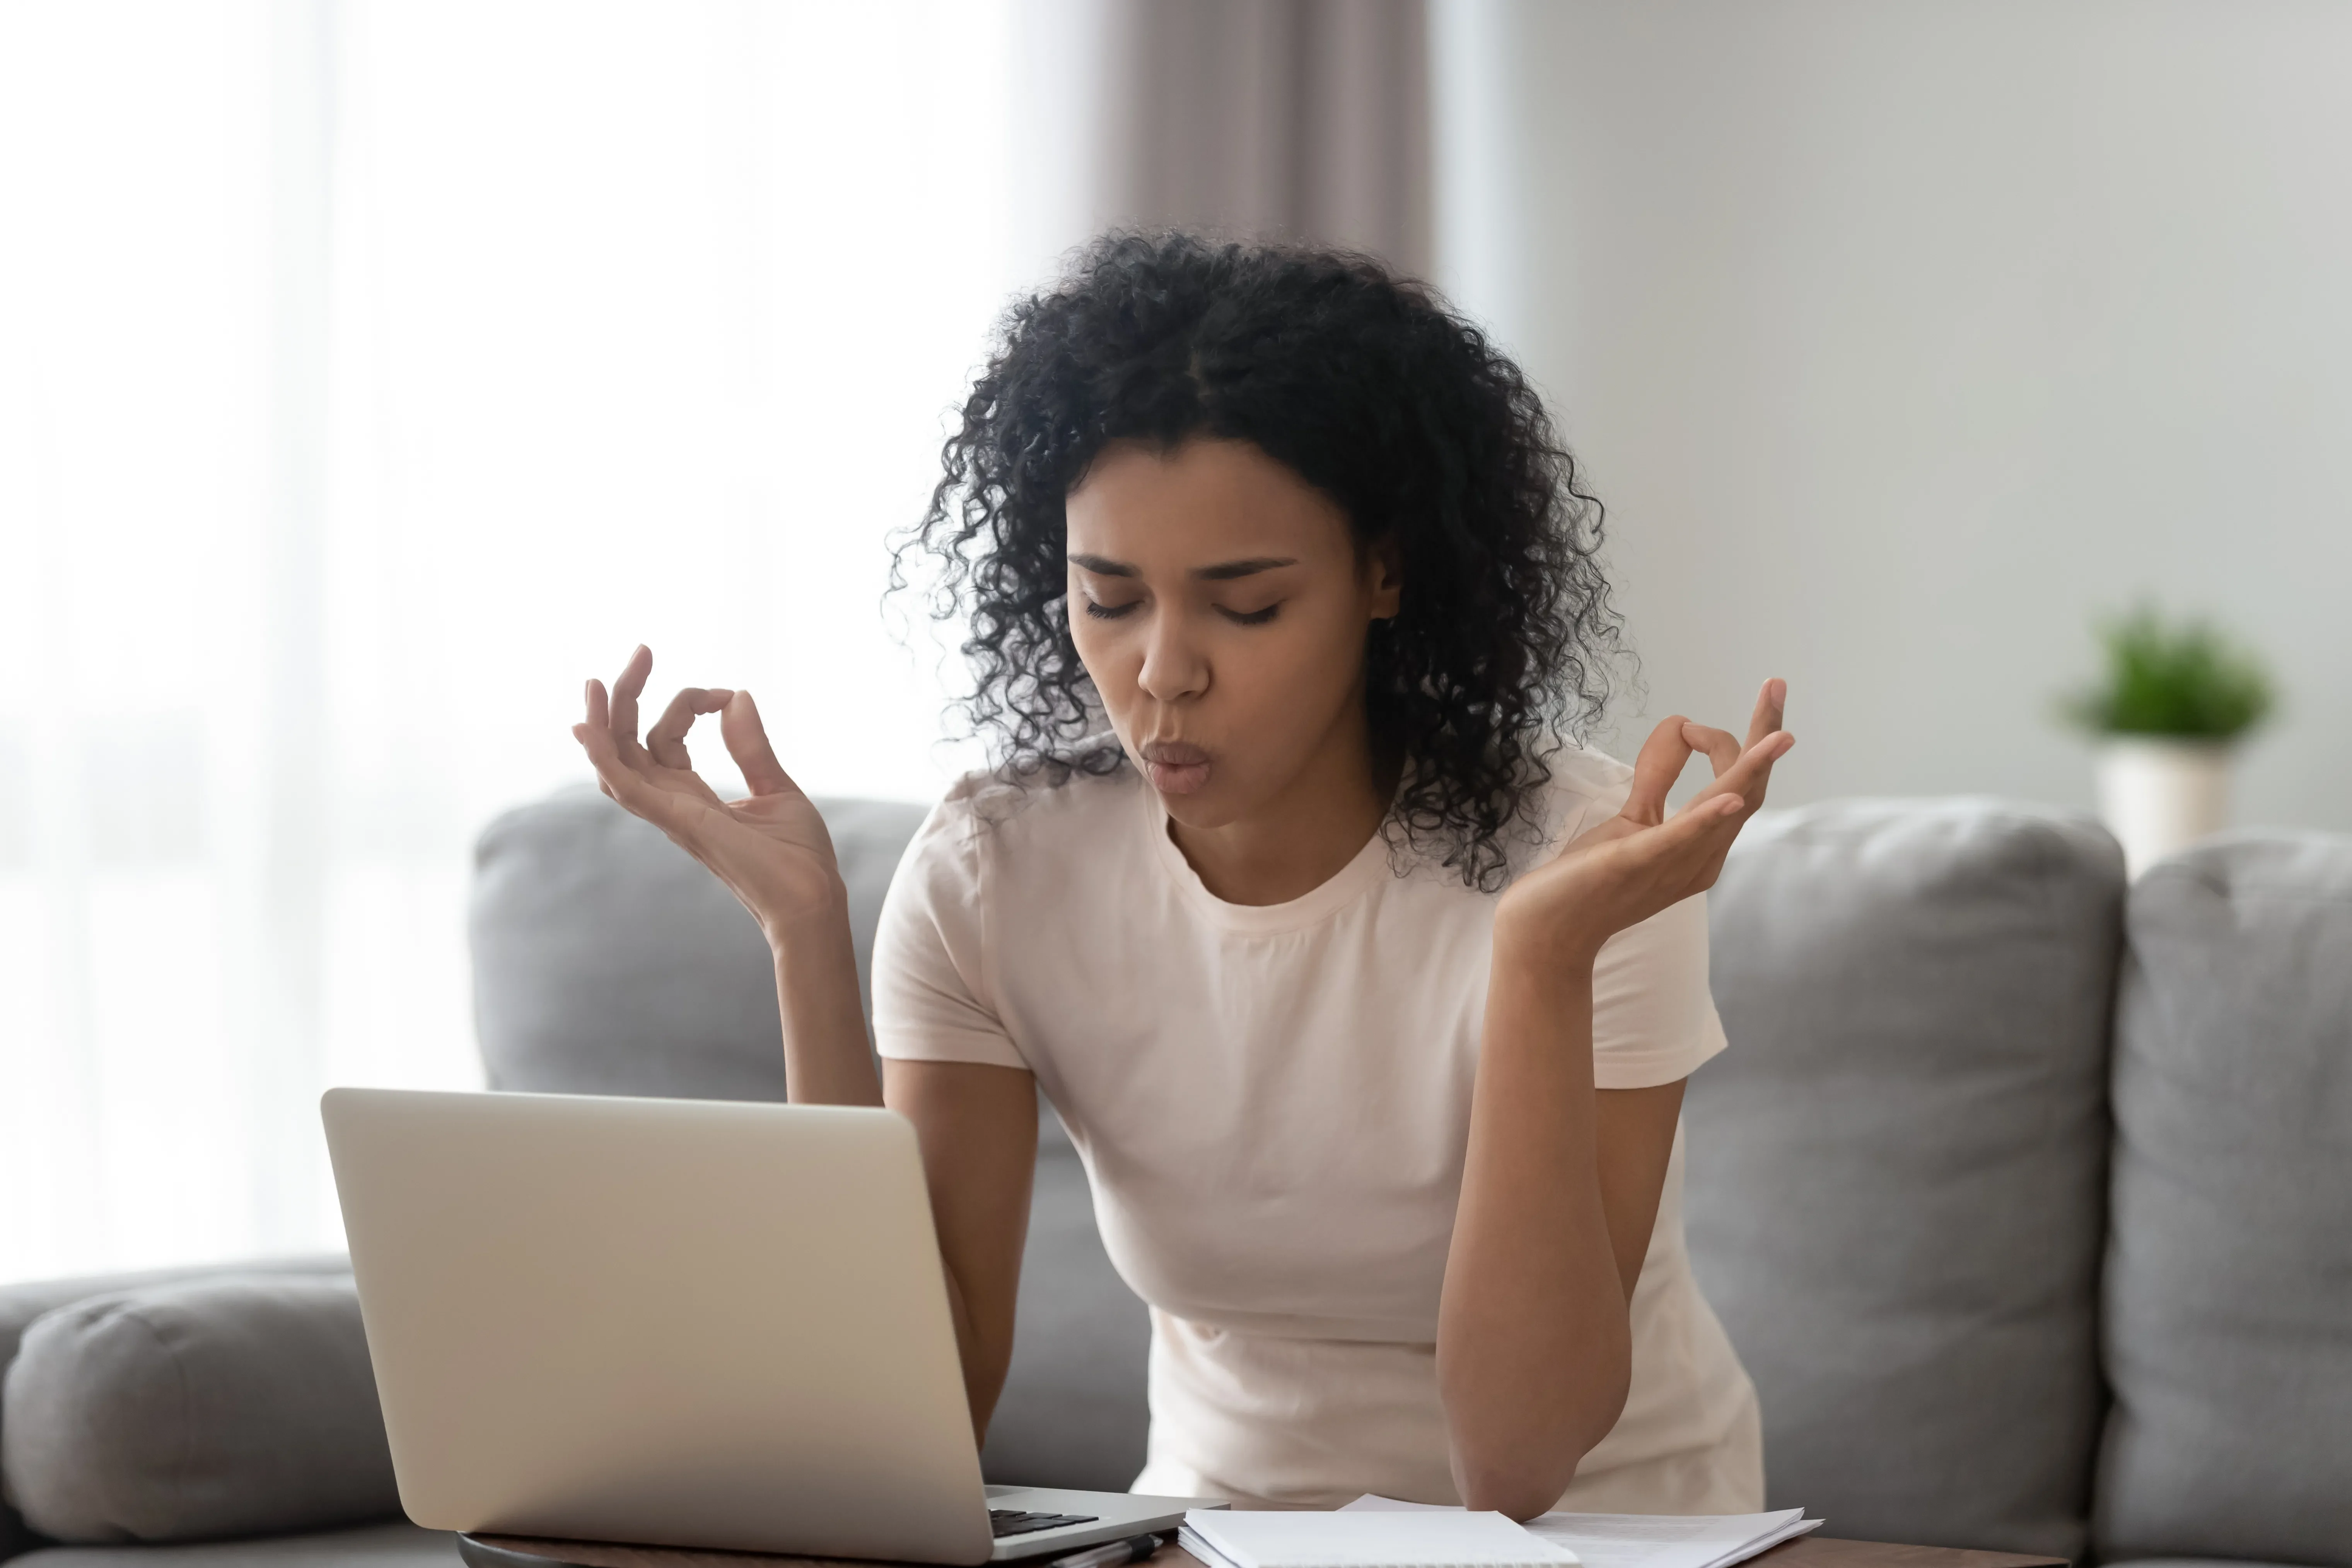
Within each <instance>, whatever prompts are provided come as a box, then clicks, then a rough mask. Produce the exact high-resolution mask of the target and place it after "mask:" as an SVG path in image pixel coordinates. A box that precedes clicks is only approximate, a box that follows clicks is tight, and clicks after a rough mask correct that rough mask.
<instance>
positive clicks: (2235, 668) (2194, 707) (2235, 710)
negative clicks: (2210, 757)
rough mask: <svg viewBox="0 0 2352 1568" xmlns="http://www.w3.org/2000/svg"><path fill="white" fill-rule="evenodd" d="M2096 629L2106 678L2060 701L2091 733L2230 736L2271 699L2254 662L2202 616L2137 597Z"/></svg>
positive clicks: (2265, 712)
mask: <svg viewBox="0 0 2352 1568" xmlns="http://www.w3.org/2000/svg"><path fill="white" fill-rule="evenodd" d="M2097 635H2098V638H2099V642H2100V645H2101V647H2103V648H2104V649H2105V654H2106V672H2105V679H2103V680H2101V681H2100V682H2099V683H2098V684H2096V685H2094V686H2090V687H2085V688H2083V689H2079V690H2077V691H2075V692H2074V693H2072V694H2070V695H2068V696H2066V697H2064V698H2062V699H2061V700H2060V702H2059V711H2060V713H2061V714H2062V715H2063V717H2064V718H2066V719H2067V720H2068V721H2071V722H2073V723H2074V724H2076V725H2078V726H2080V727H2081V728H2083V729H2084V730H2088V731H2091V732H2092V733H2094V734H2101V735H2168V736H2175V737H2178V738H2180V739H2183V740H2204V741H2229V740H2234V739H2236V738H2237V737H2238V736H2240V735H2242V734H2244V733H2245V732H2246V731H2249V730H2251V729H2252V728H2253V727H2254V726H2255V725H2257V724H2259V723H2261V722H2262V721H2263V719H2265V718H2266V717H2268V716H2269V714H2270V712H2271V710H2272V708H2273V705H2274V701H2275V697H2274V693H2273V689H2272V685H2271V679H2270V676H2269V674H2268V673H2267V672H2266V671H2265V670H2264V669H2263V667H2262V665H2261V664H2260V662H2258V661H2257V660H2256V659H2255V658H2254V657H2253V656H2252V654H2250V653H2247V652H2246V651H2245V650H2243V649H2242V648H2240V647H2237V646H2236V645H2235V644H2233V643H2231V641H2230V640H2229V639H2228V638H2226V637H2223V636H2222V635H2221V633H2220V632H2219V631H2217V630H2215V629H2214V628H2213V626H2210V624H2209V623H2207V622H2204V621H2193V620H2192V621H2179V622H2167V621H2166V620H2165V618H2164V617H2163V616H2161V615H2160V614H2158V611H2157V609H2156V606H2155V605H2147V604H2143V605H2139V606H2138V607H2137V608H2135V609H2133V610H2131V611H2129V612H2128V613H2126V614H2125V615H2121V616H2111V617H2109V618H2107V619H2106V620H2105V621H2103V622H2101V623H2100V624H2099V626H2098V628H2097Z"/></svg>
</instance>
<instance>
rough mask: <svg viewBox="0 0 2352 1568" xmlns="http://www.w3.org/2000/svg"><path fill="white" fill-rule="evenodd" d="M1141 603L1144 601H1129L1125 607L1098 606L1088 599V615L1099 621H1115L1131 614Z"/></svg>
mask: <svg viewBox="0 0 2352 1568" xmlns="http://www.w3.org/2000/svg"><path fill="white" fill-rule="evenodd" d="M1141 603H1143V601H1142V600H1140V599H1129V601H1128V602H1127V603H1126V604H1124V605H1098V604H1097V603H1095V601H1094V600H1092V599H1088V600H1087V615H1089V616H1093V617H1094V618H1095V619H1096V620H1098V621H1115V620H1118V618H1119V617H1120V616H1126V615H1129V614H1131V613H1132V612H1133V611H1134V609H1135V606H1136V605H1139V604H1141Z"/></svg>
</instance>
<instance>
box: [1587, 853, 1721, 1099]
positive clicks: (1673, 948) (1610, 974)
mask: <svg viewBox="0 0 2352 1568" xmlns="http://www.w3.org/2000/svg"><path fill="white" fill-rule="evenodd" d="M1723 1045H1724V1040H1723V1022H1722V1020H1721V1019H1719V1018H1717V1016H1716V1013H1715V997H1714V995H1713V994H1712V993H1710V992H1709V991H1708V989H1707V979H1706V894H1704V893H1696V894H1694V895H1692V896H1691V897H1689V898H1687V899H1685V900H1683V901H1682V902H1680V903H1678V904H1673V905H1670V906H1668V907H1667V908H1665V909H1664V910H1660V911H1658V912H1657V913H1656V914H1654V915H1652V916H1651V917H1650V918H1649V919H1648V920H1645V921H1643V922H1642V923H1641V924H1639V925H1637V926H1632V927H1628V928H1627V929H1626V930H1624V931H1619V932H1618V933H1617V934H1616V935H1615V936H1612V937H1611V938H1610V939H1609V940H1608V942H1604V943H1603V944H1602V945H1601V956H1600V958H1599V959H1598V960H1597V961H1596V962H1595V963H1594V964H1593V966H1592V1081H1593V1083H1594V1085H1595V1086H1596V1087H1598V1088H1601V1089H1647V1088H1649V1087H1651V1086H1652V1085H1654V1084H1661V1083H1673V1082H1675V1081H1676V1080H1677V1079H1685V1078H1688V1077H1689V1076H1690V1075H1691V1074H1692V1073H1694V1072H1696V1070H1697V1069H1698V1066H1699V1064H1700V1063H1701V1062H1704V1061H1706V1059H1707V1058H1709V1057H1711V1056H1713V1055H1715V1054H1716V1053H1717V1051H1719V1050H1721V1049H1723Z"/></svg>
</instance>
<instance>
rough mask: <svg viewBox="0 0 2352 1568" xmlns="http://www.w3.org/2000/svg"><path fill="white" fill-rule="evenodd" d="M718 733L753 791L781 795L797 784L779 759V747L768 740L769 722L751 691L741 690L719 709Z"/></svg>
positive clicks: (753, 792) (757, 793)
mask: <svg viewBox="0 0 2352 1568" xmlns="http://www.w3.org/2000/svg"><path fill="white" fill-rule="evenodd" d="M719 738H720V739H722V740H724V741H725V742H727V754H728V755H729V756H730V757H733V758H734V759H735V765H736V766H737V767H739V768H740V769H742V770H743V783H744V784H746V785H748V786H749V787H750V789H751V793H752V794H753V795H782V794H784V793H785V792H786V791H788V790H791V789H794V788H797V787H798V786H797V785H795V784H793V780H792V775H791V774H790V773H785V772H784V764H783V763H780V762H778V761H776V749H775V748H774V747H773V746H772V745H770V744H769V743H768V730H767V726H766V725H764V724H762V723H761V722H760V708H759V704H757V703H755V702H753V701H752V700H751V693H750V692H748V691H738V692H737V693H735V695H734V697H733V698H732V699H731V700H730V701H729V702H728V703H727V705H726V706H725V707H723V708H721V709H720V710H719Z"/></svg>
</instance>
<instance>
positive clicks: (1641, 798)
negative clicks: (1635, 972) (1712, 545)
mask: <svg viewBox="0 0 2352 1568" xmlns="http://www.w3.org/2000/svg"><path fill="white" fill-rule="evenodd" d="M1788 690H1789V689H1788V683H1787V682H1786V681H1782V680H1768V681H1766V682H1765V683H1764V689H1763V691H1762V692H1761V693H1759V695H1758V697H1757V699H1756V713H1755V716H1754V718H1753V719H1751V720H1750V721H1749V722H1748V743H1747V744H1746V745H1745V746H1742V745H1741V744H1740V743H1739V742H1738V741H1736V740H1734V739H1733V738H1732V736H1731V734H1730V732H1729V731H1724V730H1717V729H1711V728H1709V727H1708V726H1706V725H1705V724H1697V723H1693V722H1692V721H1689V720H1687V719H1685V718H1682V717H1681V716H1679V715H1676V716H1675V717H1674V718H1670V719H1667V720H1666V721H1664V722H1663V723H1661V724H1659V726H1658V727H1657V728H1656V729H1654V730H1653V731H1650V738H1649V739H1648V740H1647V741H1645V742H1643V745H1642V751H1641V754H1640V755H1639V756H1638V757H1636V758H1635V759H1634V762H1633V792H1632V794H1631V795H1629V796H1628V797H1627V799H1626V802H1625V808H1624V810H1622V811H1621V812H1619V813H1618V814H1617V815H1616V816H1612V817H1611V818H1610V819H1609V820H1607V821H1606V822H1603V823H1601V825H1600V826H1597V827H1594V828H1591V830H1589V831H1587V832H1585V833H1582V834H1580V835H1579V836H1578V837H1577V838H1576V840H1575V841H1574V842H1573V843H1571V844H1570V845H1569V846H1568V847H1566V848H1565V849H1563V850H1561V851H1560V852H1559V855H1558V856H1556V857H1554V858H1552V859H1551V860H1550V861H1549V862H1547V863H1546V864H1544V865H1542V866H1539V867H1538V868H1536V869H1534V870H1532V871H1530V872H1528V874H1527V875H1526V876H1524V877H1522V878H1520V879H1518V881H1517V882H1516V883H1514V884H1512V886H1511V889H1510V890H1509V891H1508V892H1507V893H1505V894H1504V895H1503V899H1502V903H1501V907H1500V908H1499V909H1497V910H1496V916H1495V921H1496V931H1497V934H1498V935H1502V934H1505V933H1508V934H1509V935H1511V936H1513V937H1514V938H1517V939H1519V940H1531V941H1533V942H1536V943H1538V944H1539V945H1540V946H1542V947H1544V948H1546V949H1548V950H1549V951H1550V952H1553V953H1554V954H1555V955H1558V956H1563V957H1569V958H1571V959H1580V960H1589V959H1591V957H1592V956H1593V955H1594V954H1595V953H1597V952H1599V951H1600V947H1601V943H1602V942H1605V941H1607V940H1608V939H1609V938H1610V937H1612V936H1613V935H1615V934H1616V933H1617V932H1619V931H1623V930H1625V929H1626V928H1627V927H1628V926H1633V925H1638V924H1639V923H1641V922H1642V921H1645V920H1647V919H1649V918H1650V917H1651V916H1652V915H1654V914H1656V913H1657V912H1658V911H1659V910H1664V909H1665V908H1666V907H1667V906H1668V905H1670V904H1675V903H1679V902H1680V901H1681V900H1684V899H1686V898H1689V897H1690V896H1691V895H1692V894H1693V893H1700V892H1705V891H1706V889H1709V888H1711V887H1713V886H1715V879H1716V877H1717V874H1719V873H1720V872H1721V871H1722V869H1723V858H1724V857H1725V856H1726V855H1727V854H1728V853H1729V852H1730V849H1731V843H1732V840H1733V839H1735V838H1737V837H1739V829H1740V827H1741V826H1742V825H1743V824H1745V823H1746V822H1747V820H1748V818H1749V817H1750V816H1754V815H1755V814H1756V811H1757V809H1758V808H1759V806H1761V805H1763V804H1764V786H1765V785H1766V784H1768V783H1769V781H1770V779H1771V776H1772V764H1773V763H1776V762H1778V761H1780V758H1781V757H1782V756H1784V755H1785V754H1787V752H1788V750H1789V748H1790V746H1792V745H1794V744H1796V737H1795V736H1793V735H1791V734H1790V733H1789V732H1788V731H1786V730H1783V729H1781V728H1780V718H1781V714H1782V712H1783V710H1785V708H1786V705H1787V702H1788ZM1692 752H1705V753H1706V758H1707V761H1708V762H1709V763H1713V764H1714V766H1715V782H1714V783H1713V784H1709V785H1708V786H1707V787H1706V789H1704V790H1702V791H1701V792H1699V794H1698V795H1696V797H1694V798H1693V799H1692V800H1691V801H1690V802H1689V803H1688V804H1687V805H1685V806H1684V807H1683V808H1682V809H1681V810H1680V811H1677V812H1675V814H1674V815H1673V816H1667V815H1666V792H1667V791H1668V790H1671V789H1672V788H1674V785H1675V780H1676V779H1678V778H1680V777H1681V776H1682V771H1683V766H1684V764H1685V763H1688V762H1689V761H1690V758H1691V753H1692Z"/></svg>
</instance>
